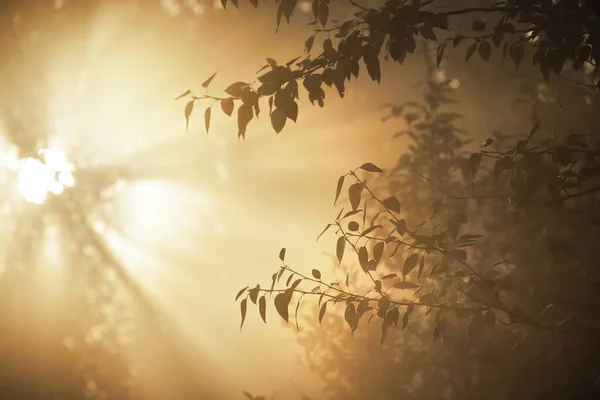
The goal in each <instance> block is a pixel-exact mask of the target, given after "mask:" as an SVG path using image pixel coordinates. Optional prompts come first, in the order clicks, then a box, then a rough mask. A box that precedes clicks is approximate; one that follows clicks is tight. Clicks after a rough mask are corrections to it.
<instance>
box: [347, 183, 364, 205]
mask: <svg viewBox="0 0 600 400" xmlns="http://www.w3.org/2000/svg"><path fill="white" fill-rule="evenodd" d="M364 188H365V186H364V184H362V183H354V184H353V185H351V186H350V187H349V188H348V198H349V199H350V205H351V206H352V210H356V209H358V206H359V205H360V196H361V195H362V192H363V190H364Z"/></svg>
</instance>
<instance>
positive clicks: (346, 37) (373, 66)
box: [178, 0, 600, 138]
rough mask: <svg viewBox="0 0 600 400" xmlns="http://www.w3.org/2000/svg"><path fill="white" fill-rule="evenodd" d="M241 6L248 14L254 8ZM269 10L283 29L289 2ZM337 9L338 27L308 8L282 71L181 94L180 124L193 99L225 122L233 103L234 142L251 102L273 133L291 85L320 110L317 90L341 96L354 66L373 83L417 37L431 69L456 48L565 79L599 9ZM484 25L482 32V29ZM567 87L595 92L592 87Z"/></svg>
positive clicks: (587, 1) (588, 50)
mask: <svg viewBox="0 0 600 400" xmlns="http://www.w3.org/2000/svg"><path fill="white" fill-rule="evenodd" d="M250 3H252V5H254V6H255V7H257V6H258V1H251V2H250ZM275 3H276V4H278V6H277V16H276V21H277V27H278V28H279V26H280V24H281V22H282V19H285V20H287V21H288V22H289V21H290V19H291V17H292V15H293V13H294V11H295V9H296V7H297V5H298V1H297V0H275ZM340 3H341V2H340ZM222 4H223V6H224V7H226V6H227V5H228V4H233V5H234V6H236V7H238V6H239V2H238V1H230V2H228V1H226V0H224V1H222ZM344 4H347V5H350V6H352V7H353V8H354V9H355V10H356V13H355V14H354V15H353V17H352V18H350V19H348V20H346V21H339V20H335V19H331V18H330V9H331V8H333V6H334V4H333V3H332V2H330V0H314V1H312V13H313V16H314V18H315V21H314V22H312V23H311V24H310V25H312V26H314V34H313V35H312V36H310V37H309V38H308V39H307V40H306V43H305V46H304V47H305V55H304V56H300V57H298V58H295V59H293V60H289V61H287V62H285V63H283V64H280V63H278V62H277V61H276V60H275V59H273V58H269V59H268V60H267V61H268V63H267V65H265V66H263V67H262V68H261V69H260V70H259V71H258V73H262V74H261V75H259V76H258V77H257V81H256V82H253V83H249V82H241V81H240V82H235V83H232V84H231V85H230V86H228V87H227V88H226V89H225V93H226V94H227V95H228V96H226V97H218V96H212V95H210V94H209V93H208V87H209V85H210V83H211V81H212V77H210V78H208V79H207V80H206V81H205V82H204V83H203V84H202V87H203V88H204V89H206V93H205V94H203V95H196V94H194V93H192V91H191V90H188V91H186V92H185V93H183V94H182V95H181V96H179V97H178V98H188V99H189V100H188V102H187V104H186V106H185V112H184V114H185V118H186V121H189V118H190V116H191V114H192V112H193V109H194V107H195V104H196V102H198V101H200V100H210V101H213V103H212V104H214V103H216V102H218V103H219V104H220V105H221V108H222V111H223V112H224V113H225V114H226V115H228V116H231V115H232V114H233V113H234V111H235V104H236V103H237V104H239V106H238V111H237V122H238V136H239V137H242V138H243V137H245V135H246V128H247V126H248V124H249V123H250V121H252V119H253V118H255V117H256V118H258V117H259V114H260V105H259V100H260V99H261V98H265V97H266V98H268V106H269V117H270V119H271V124H272V126H273V129H274V130H275V131H276V132H277V133H279V132H280V131H281V130H282V129H283V128H284V127H285V124H286V122H287V120H292V121H294V122H296V120H297V117H298V105H297V100H298V99H299V86H300V85H299V83H298V82H302V86H303V87H304V89H305V90H306V92H307V93H308V99H309V100H310V102H311V103H312V104H315V103H316V104H318V105H319V106H321V107H323V106H324V104H325V95H326V92H325V90H324V87H323V85H325V86H327V87H329V88H331V87H334V88H335V89H336V91H337V93H338V94H339V96H340V97H343V96H344V94H345V92H346V83H347V82H348V81H350V80H351V79H352V78H353V77H354V78H356V77H358V75H359V73H360V70H361V62H363V63H364V64H365V66H366V69H367V73H368V75H369V77H370V78H371V79H372V80H373V81H376V82H380V81H381V78H382V77H381V65H380V63H381V60H380V59H381V58H382V57H383V58H384V59H385V60H388V59H391V60H392V61H394V62H397V63H399V64H402V63H403V62H404V60H405V58H406V57H407V56H409V55H411V54H414V53H415V51H416V50H417V43H418V42H419V39H424V40H426V41H430V42H435V43H437V49H436V59H437V62H438V64H439V63H440V62H441V61H442V60H443V58H444V54H445V51H446V49H447V48H449V47H458V46H461V47H462V48H464V49H465V62H466V61H468V60H469V59H470V58H471V57H472V56H473V55H475V54H477V55H478V56H479V57H481V58H482V59H483V60H484V61H485V62H488V61H489V60H490V59H491V57H492V54H493V53H494V51H501V54H502V59H503V60H504V59H505V58H506V57H508V58H510V59H511V60H512V62H513V63H514V65H515V67H516V68H518V67H519V66H520V65H521V64H522V63H523V61H524V60H525V57H526V56H530V57H531V62H532V64H533V65H534V66H538V68H539V70H540V72H541V73H542V75H543V77H544V78H545V80H546V81H548V80H549V79H550V77H551V75H552V74H553V73H554V74H556V75H560V74H561V73H562V72H563V71H564V70H565V69H567V68H566V66H567V64H570V68H568V69H572V70H573V71H574V72H578V71H580V70H582V68H583V67H584V66H588V67H591V68H592V69H593V71H594V73H597V72H598V61H599V60H600V34H599V33H598V31H597V26H598V21H599V19H598V14H600V9H599V7H600V6H599V5H598V3H597V2H595V1H592V0H583V1H574V0H559V1H553V0H507V1H502V2H494V3H491V2H490V3H489V4H487V5H486V6H481V5H480V4H479V6H478V7H469V6H463V7H461V6H454V7H450V8H447V7H445V8H441V7H438V2H437V1H435V0H430V1H420V0H415V1H406V0H387V1H383V2H382V5H381V6H380V7H378V8H366V7H364V6H361V5H360V4H359V3H358V2H357V1H354V0H348V1H347V2H344ZM463 4H464V2H463ZM338 5H339V4H338ZM490 20H491V21H493V23H492V24H490V23H488V22H487V21H490ZM465 27H470V29H469V30H470V31H471V33H469V34H467V35H465V34H460V32H462V31H464V30H465ZM323 36H327V37H326V38H325V39H324V40H323V42H322V51H320V50H317V51H316V54H315V53H314V52H313V49H314V44H315V41H316V40H317V38H321V37H323ZM495 48H496V50H494V49H495ZM263 71H266V72H264V73H263ZM565 79H569V80H572V78H569V77H567V78H565ZM575 83H576V84H578V85H582V86H586V87H590V88H593V89H594V90H597V89H598V86H597V85H598V83H597V82H595V81H593V82H592V83H591V84H589V83H585V82H578V81H575ZM211 112H212V106H209V107H208V108H206V109H205V125H206V129H207V131H208V129H209V126H210V115H211Z"/></svg>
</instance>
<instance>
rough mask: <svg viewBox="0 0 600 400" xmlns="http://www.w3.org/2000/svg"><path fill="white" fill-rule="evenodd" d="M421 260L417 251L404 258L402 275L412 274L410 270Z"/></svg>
mask: <svg viewBox="0 0 600 400" xmlns="http://www.w3.org/2000/svg"><path fill="white" fill-rule="evenodd" d="M417 261H419V255H418V254H417V253H414V254H411V255H410V256H408V257H407V258H406V260H404V266H403V267H402V276H406V275H408V274H410V272H411V271H412V270H413V269H415V267H416V266H417Z"/></svg>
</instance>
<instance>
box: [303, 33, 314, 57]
mask: <svg viewBox="0 0 600 400" xmlns="http://www.w3.org/2000/svg"><path fill="white" fill-rule="evenodd" d="M314 44H315V35H312V36H311V37H309V38H308V39H307V40H306V43H304V50H305V51H306V52H307V53H310V51H311V50H312V47H313V45H314Z"/></svg>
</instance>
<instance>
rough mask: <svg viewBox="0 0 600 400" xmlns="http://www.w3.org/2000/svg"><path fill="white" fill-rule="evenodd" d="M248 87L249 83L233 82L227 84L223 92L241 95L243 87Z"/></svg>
mask: <svg viewBox="0 0 600 400" xmlns="http://www.w3.org/2000/svg"><path fill="white" fill-rule="evenodd" d="M248 87H250V84H248V83H246V82H235V83H232V84H231V85H229V86H227V88H226V89H225V93H227V94H228V95H230V96H232V97H242V94H243V93H244V89H246V88H248Z"/></svg>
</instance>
